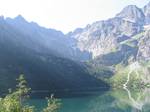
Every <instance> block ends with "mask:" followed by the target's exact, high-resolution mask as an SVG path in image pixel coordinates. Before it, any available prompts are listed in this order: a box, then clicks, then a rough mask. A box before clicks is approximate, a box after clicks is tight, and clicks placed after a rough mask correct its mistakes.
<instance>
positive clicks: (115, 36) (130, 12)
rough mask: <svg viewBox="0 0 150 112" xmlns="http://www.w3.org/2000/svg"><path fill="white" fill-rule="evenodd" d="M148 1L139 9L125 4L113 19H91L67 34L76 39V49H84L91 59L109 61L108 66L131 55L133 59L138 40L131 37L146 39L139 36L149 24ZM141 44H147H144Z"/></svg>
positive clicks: (138, 44)
mask: <svg viewBox="0 0 150 112" xmlns="http://www.w3.org/2000/svg"><path fill="white" fill-rule="evenodd" d="M149 4H150V3H149ZM149 4H147V5H146V6H144V8H143V9H140V8H138V7H137V6H135V5H129V6H127V7H125V8H124V9H123V10H122V11H121V12H120V13H118V14H117V15H116V16H115V17H114V18H111V19H108V20H105V21H98V22H95V23H93V24H91V25H87V26H86V27H85V28H78V29H76V30H75V31H74V32H70V33H69V34H68V35H69V36H70V37H71V38H74V39H76V40H77V41H76V42H75V43H76V45H77V48H79V49H80V50H81V51H88V52H89V53H91V54H92V57H93V59H94V60H100V62H102V64H104V63H105V62H106V63H108V64H109V62H110V64H109V65H112V64H118V63H120V62H122V61H125V60H126V61H128V59H129V58H130V57H131V55H132V57H134V59H133V60H136V59H139V58H137V57H138V56H139V55H137V54H139V53H140V52H141V51H140V49H138V47H139V46H141V44H140V43H141V42H139V43H138V41H139V40H138V39H137V40H136V39H135V38H136V37H138V38H146V37H142V36H141V37H139V35H141V33H143V32H144V31H145V29H144V28H145V25H148V24H149V22H148V21H149V17H150V16H149V15H150V10H149V9H150V5H149ZM132 40H133V41H132ZM128 41H132V44H134V46H130V45H129V44H124V43H126V42H128ZM147 43H149V42H147ZM143 45H144V44H143ZM144 46H145V47H148V44H145V45H144ZM138 50H139V51H138ZM145 50H148V48H147V49H145ZM147 53H148V52H147ZM112 61H114V62H112ZM108 64H107V65H108Z"/></svg>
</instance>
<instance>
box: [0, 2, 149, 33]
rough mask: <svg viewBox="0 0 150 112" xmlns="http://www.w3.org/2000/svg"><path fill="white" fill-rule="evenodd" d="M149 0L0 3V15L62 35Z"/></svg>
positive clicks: (140, 5)
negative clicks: (55, 30) (23, 19)
mask: <svg viewBox="0 0 150 112" xmlns="http://www.w3.org/2000/svg"><path fill="white" fill-rule="evenodd" d="M149 1H150V0H0V15H3V16H4V17H11V18H14V17H16V16H17V15H22V16H23V17H24V18H25V19H26V20H28V21H29V22H30V21H34V22H37V23H38V24H39V25H41V26H45V27H47V28H53V29H57V30H61V31H62V32H64V33H67V32H69V31H73V30H74V29H76V28H78V27H81V28H82V27H85V26H86V25H87V24H91V23H93V22H95V21H99V20H106V19H108V18H111V17H114V16H115V15H116V14H117V13H119V12H120V11H121V10H122V9H123V8H124V7H125V6H127V5H137V6H138V7H140V8H142V7H143V6H144V5H146V4H147V3H148V2H149Z"/></svg>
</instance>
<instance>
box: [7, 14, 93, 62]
mask: <svg viewBox="0 0 150 112" xmlns="http://www.w3.org/2000/svg"><path fill="white" fill-rule="evenodd" d="M5 21H6V22H7V23H8V24H9V25H11V26H12V27H13V28H14V29H16V30H17V31H19V32H21V33H22V34H24V35H26V39H28V40H30V42H32V44H38V45H37V46H39V48H36V50H38V49H40V48H41V47H45V48H46V49H47V50H51V51H53V52H55V53H57V54H58V55H60V56H61V57H65V58H69V59H73V60H87V59H89V58H90V54H88V53H87V52H81V51H80V50H79V49H77V48H73V47H72V41H73V40H72V39H70V38H67V37H66V36H65V35H64V34H63V33H62V32H61V31H57V30H54V29H47V28H44V27H41V26H39V25H38V24H37V23H35V22H28V21H26V20H25V19H24V18H23V17H22V16H21V15H19V16H17V17H15V18H14V19H11V18H6V20H5ZM29 47H31V48H34V47H32V45H31V46H29ZM62 48H63V49H62Z"/></svg>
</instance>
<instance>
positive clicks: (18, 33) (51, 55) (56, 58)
mask: <svg viewBox="0 0 150 112" xmlns="http://www.w3.org/2000/svg"><path fill="white" fill-rule="evenodd" d="M21 26H22V27H21ZM48 35H49V37H48ZM57 35H58V36H57ZM55 36H56V37H55ZM63 36H64V35H63V34H62V33H61V32H58V31H55V30H51V29H50V30H49V29H45V28H40V27H39V26H38V25H36V24H33V23H28V22H26V21H25V20H24V19H23V18H22V17H20V16H19V17H17V18H15V19H14V20H12V19H6V20H5V19H4V18H3V17H1V18H0V52H1V53H0V93H3V92H6V91H7V90H8V88H12V87H15V84H16V83H15V82H16V78H17V77H18V75H19V74H21V73H23V74H25V77H26V79H27V81H28V83H29V86H30V87H31V88H32V90H33V91H48V93H46V94H50V93H52V92H53V93H55V92H56V93H58V91H62V92H67V91H85V90H90V89H91V88H99V87H106V88H108V87H109V86H108V85H107V84H106V83H105V82H104V81H101V80H98V79H96V78H95V77H93V76H91V75H90V74H89V73H88V71H87V70H86V68H85V66H84V65H83V64H82V63H80V62H75V61H72V60H71V59H69V58H66V57H67V56H66V57H65V56H64V55H63V53H64V52H65V53H66V54H67V52H68V51H63V50H65V45H64V44H63V43H64V40H65V39H64V37H63ZM58 40H59V41H58ZM46 41H47V42H46ZM57 41H58V42H57ZM52 42H53V43H54V45H53V44H52V45H51V43H52ZM61 43H62V44H63V45H64V49H63V46H61ZM56 44H57V45H59V46H58V47H61V49H60V48H59V49H58V48H56V49H54V48H52V47H54V46H55V45H56ZM66 49H67V48H66ZM59 50H60V51H61V50H62V51H63V52H59ZM65 53H64V54H65ZM38 95H39V94H38ZM40 95H41V94H40Z"/></svg>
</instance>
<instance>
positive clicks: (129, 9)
mask: <svg viewBox="0 0 150 112" xmlns="http://www.w3.org/2000/svg"><path fill="white" fill-rule="evenodd" d="M136 12H142V11H141V9H140V8H138V7H137V6H136V5H128V6H126V7H125V8H123V10H122V11H121V12H120V13H119V14H117V16H119V15H121V14H123V13H136Z"/></svg>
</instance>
